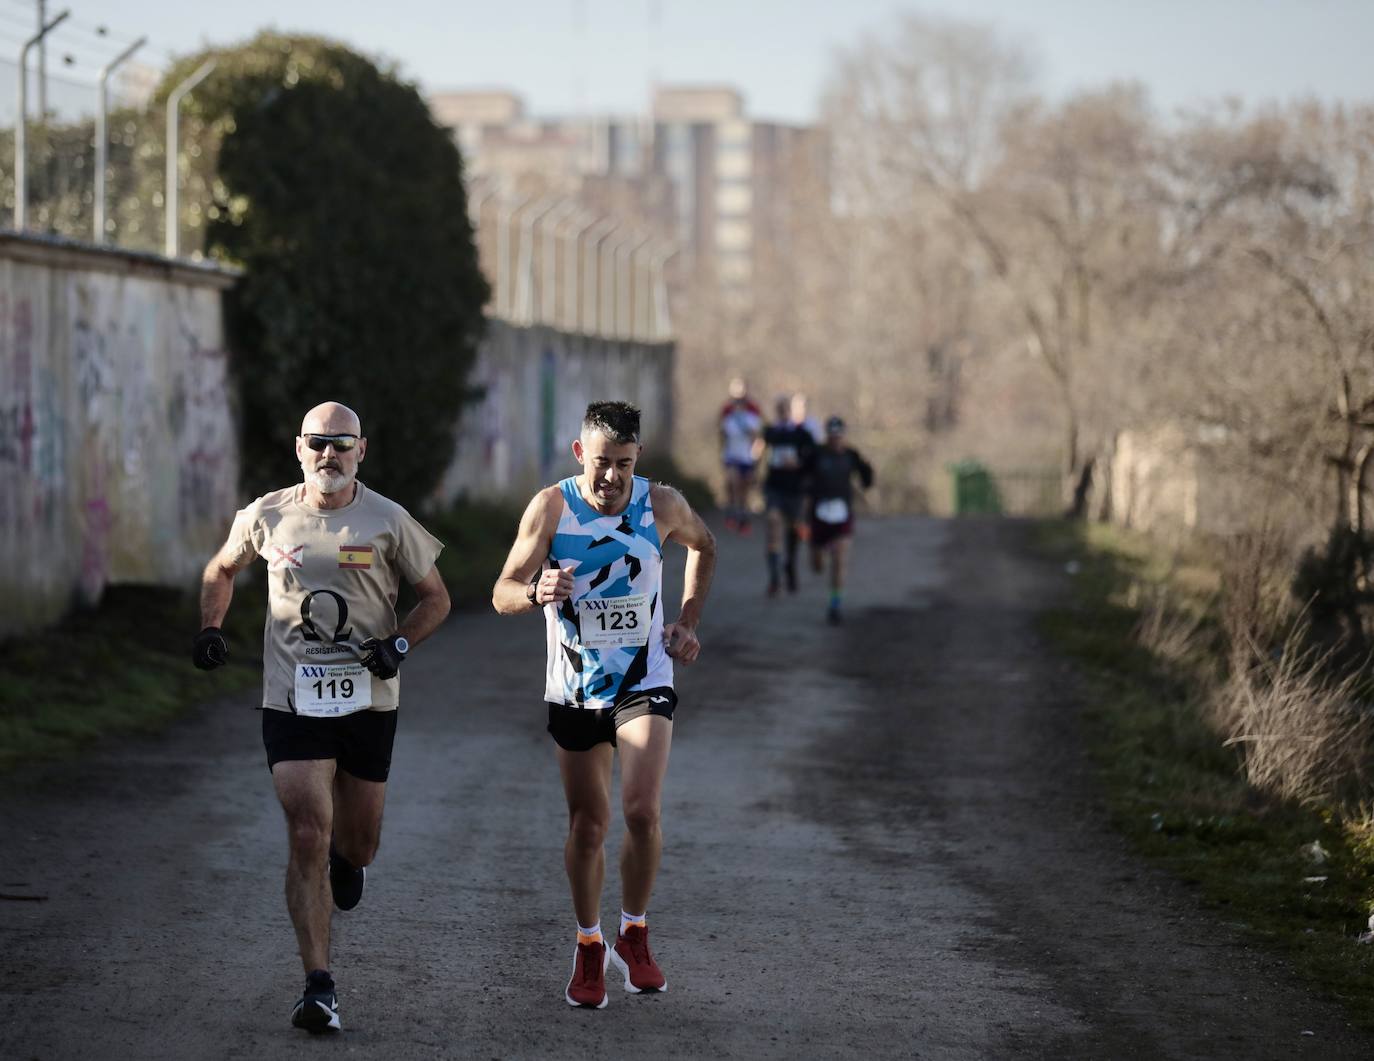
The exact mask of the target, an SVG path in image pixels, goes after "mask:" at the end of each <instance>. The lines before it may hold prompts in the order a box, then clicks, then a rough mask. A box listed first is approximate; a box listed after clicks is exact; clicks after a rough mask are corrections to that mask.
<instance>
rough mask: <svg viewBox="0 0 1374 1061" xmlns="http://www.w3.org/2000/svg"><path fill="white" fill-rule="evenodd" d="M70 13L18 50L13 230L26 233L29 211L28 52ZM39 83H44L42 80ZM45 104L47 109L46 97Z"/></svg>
mask: <svg viewBox="0 0 1374 1061" xmlns="http://www.w3.org/2000/svg"><path fill="white" fill-rule="evenodd" d="M70 14H71V12H70V11H63V12H62V13H61V14H60V15H58V16H57V17H56V18H54V19H53V20H52V21H51V22H46V23H42V24H40V25H39V27H38V32H37V33H36V34H34V35H33V36H32V37H30V38H29V39H28V40H27V41H25V42H24V47H23V48H22V49H20V51H19V106H18V108H17V111H18V112H17V113H16V114H15V116H14V227H15V228H16V229H17V230H18V231H20V232H23V231H24V225H25V223H26V222H27V221H28V211H29V187H28V185H29V180H28V162H29V157H28V133H27V130H26V129H25V128H24V127H25V126H26V125H28V121H29V49H30V48H32V47H33V46H34V45H35V44H40V43H42V41H43V38H44V37H46V36H47V35H48V34H49V33H51V32H52V31H53V30H54V29H55V28H57V26H58V25H59V24H60V23H61V22H62V21H63V20H65V19H66V17H67V16H68V15H70ZM40 21H41V15H40ZM39 80H40V82H41V81H42V77H40V78H39ZM42 102H43V105H44V106H45V107H46V106H47V97H46V95H45V96H44V97H43V101H42ZM39 120H40V121H47V120H48V116H47V115H46V114H40V115H39Z"/></svg>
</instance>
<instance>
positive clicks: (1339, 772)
mask: <svg viewBox="0 0 1374 1061" xmlns="http://www.w3.org/2000/svg"><path fill="white" fill-rule="evenodd" d="M1305 643H1306V630H1305V629H1304V627H1303V626H1302V624H1297V625H1296V626H1295V627H1294V629H1293V631H1292V632H1291V633H1290V634H1289V635H1288V637H1287V638H1286V639H1285V640H1284V642H1283V644H1282V646H1281V648H1280V649H1279V650H1278V651H1277V653H1275V654H1274V655H1272V656H1268V655H1265V654H1263V653H1262V652H1260V651H1259V649H1258V647H1257V646H1255V645H1253V644H1252V645H1251V646H1249V648H1248V649H1247V653H1246V654H1247V655H1248V658H1249V660H1250V663H1249V665H1247V666H1244V667H1243V668H1239V669H1233V670H1232V672H1231V675H1230V677H1229V679H1228V680H1227V681H1226V682H1225V684H1223V685H1222V686H1221V687H1220V688H1218V689H1217V691H1216V693H1215V694H1214V696H1213V698H1212V706H1213V711H1214V720H1215V724H1216V725H1217V727H1218V729H1219V730H1220V731H1221V733H1222V734H1223V735H1224V736H1225V738H1226V740H1225V744H1226V746H1228V747H1238V748H1239V749H1240V752H1241V760H1242V763H1243V766H1244V769H1245V777H1246V780H1247V781H1249V783H1250V784H1251V785H1253V786H1254V787H1255V788H1257V789H1260V790H1262V791H1264V792H1268V793H1271V794H1273V795H1275V796H1278V797H1280V798H1283V799H1292V800H1296V801H1297V802H1299V803H1303V804H1306V805H1309V806H1319V805H1320V806H1328V807H1330V806H1340V805H1345V806H1350V805H1351V804H1352V803H1353V801H1354V800H1356V799H1359V798H1360V797H1362V796H1367V794H1368V789H1367V780H1368V777H1367V774H1368V764H1369V761H1370V753H1371V750H1374V718H1371V716H1370V714H1369V712H1368V711H1367V710H1365V709H1363V708H1362V707H1361V706H1360V705H1359V704H1358V702H1357V700H1356V696H1355V688H1356V684H1357V676H1355V675H1350V676H1346V677H1343V678H1342V677H1333V676H1331V675H1330V674H1329V670H1328V667H1327V665H1326V664H1327V660H1326V659H1325V658H1324V657H1323V656H1321V655H1320V654H1319V653H1316V652H1313V651H1312V650H1310V649H1308V648H1306V647H1305ZM1238 655H1239V652H1238V651H1235V650H1233V658H1236V657H1237V656H1238Z"/></svg>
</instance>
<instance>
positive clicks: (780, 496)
mask: <svg viewBox="0 0 1374 1061" xmlns="http://www.w3.org/2000/svg"><path fill="white" fill-rule="evenodd" d="M802 500H803V496H802V494H801V493H799V492H798V491H796V490H779V489H778V488H777V487H776V486H765V487H764V488H763V505H764V508H766V509H767V510H768V511H770V512H772V511H775V510H776V511H778V512H781V513H782V518H783V519H784V520H786V521H787V522H788V523H796V522H797V520H799V519H801V514H802Z"/></svg>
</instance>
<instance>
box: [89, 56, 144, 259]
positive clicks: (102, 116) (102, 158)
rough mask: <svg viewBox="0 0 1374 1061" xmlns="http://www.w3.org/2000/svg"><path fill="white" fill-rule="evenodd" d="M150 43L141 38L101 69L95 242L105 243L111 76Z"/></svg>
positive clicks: (96, 113) (96, 165)
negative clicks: (108, 115)
mask: <svg viewBox="0 0 1374 1061" xmlns="http://www.w3.org/2000/svg"><path fill="white" fill-rule="evenodd" d="M147 43H148V38H147V37H139V38H138V40H136V41H134V43H133V44H131V45H129V46H128V47H127V48H125V49H124V50H123V51H122V52H120V53H119V54H118V55H116V56H115V57H114V58H113V59H111V60H110V61H109V62H108V63H106V64H105V65H104V66H102V67H101V68H100V79H99V80H100V89H99V100H98V106H97V107H96V111H95V233H94V236H95V242H97V243H104V242H105V165H106V157H107V155H108V154H109V151H110V136H109V133H108V132H106V130H105V122H106V119H107V112H108V111H109V106H110V101H109V94H108V91H107V90H108V88H109V81H110V74H111V73H112V72H113V71H114V68H115V67H117V66H118V65H119V64H120V63H122V62H124V61H125V60H126V59H128V58H129V56H131V55H133V54H134V52H136V51H138V50H139V49H140V48H142V47H143V46H144V45H145V44H147Z"/></svg>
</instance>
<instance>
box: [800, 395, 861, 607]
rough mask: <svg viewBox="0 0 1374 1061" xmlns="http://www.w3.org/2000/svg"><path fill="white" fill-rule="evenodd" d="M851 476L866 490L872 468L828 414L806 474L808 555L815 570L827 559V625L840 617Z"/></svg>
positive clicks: (851, 516) (851, 498)
mask: <svg viewBox="0 0 1374 1061" xmlns="http://www.w3.org/2000/svg"><path fill="white" fill-rule="evenodd" d="M855 477H857V478H858V480H859V484H860V485H861V486H862V487H863V488H864V489H865V490H867V489H868V488H869V487H870V486H872V485H873V467H872V465H870V464H869V463H868V461H866V460H864V459H863V457H862V456H860V455H859V451H858V450H856V449H854V448H853V447H852V446H850V445H849V444H848V442H847V441H846V433H845V423H844V421H843V420H842V419H840V417H838V416H832V417H831V418H830V419H829V420H827V421H826V422H825V445H824V446H821V447H820V448H819V449H817V450H816V451H815V452H814V453H813V454H812V456H811V461H810V464H809V466H808V467H807V475H806V480H807V492H808V493H809V494H810V496H811V544H812V554H811V559H812V564H813V566H814V567H815V570H816V572H817V573H818V574H819V573H820V571H821V568H822V563H821V560H822V557H823V556H828V557H829V558H830V604H829V605H828V607H827V608H826V613H825V617H826V621H827V622H829V623H830V624H831V625H832V626H838V625H839V624H840V622H842V621H843V615H842V613H841V611H840V604H841V599H842V597H843V594H844V578H845V571H846V568H847V566H848V561H849V544H850V541H851V540H852V539H853V536H854V483H853V480H854V479H855Z"/></svg>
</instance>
